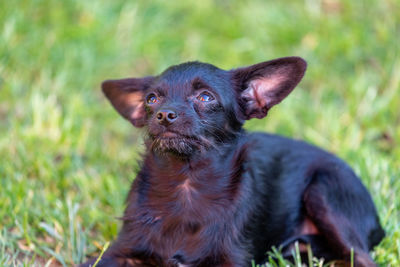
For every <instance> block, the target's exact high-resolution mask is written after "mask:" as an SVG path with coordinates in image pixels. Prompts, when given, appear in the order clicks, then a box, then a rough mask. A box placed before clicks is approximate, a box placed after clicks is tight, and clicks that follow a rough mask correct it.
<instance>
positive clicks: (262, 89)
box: [242, 75, 285, 111]
mask: <svg viewBox="0 0 400 267" xmlns="http://www.w3.org/2000/svg"><path fill="white" fill-rule="evenodd" d="M284 81H285V76H284V75H272V76H267V77H260V78H258V79H255V80H253V81H251V82H250V83H249V86H248V87H247V89H246V90H244V91H243V92H242V97H243V98H244V99H245V100H246V101H247V103H248V105H252V106H253V107H252V108H257V109H259V110H260V111H261V109H263V108H268V109H269V108H270V107H272V106H273V105H275V104H277V103H279V102H280V100H281V99H279V93H280V92H279V88H280V85H281V84H282V83H283V82H284Z"/></svg>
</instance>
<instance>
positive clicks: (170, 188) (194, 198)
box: [135, 177, 237, 266]
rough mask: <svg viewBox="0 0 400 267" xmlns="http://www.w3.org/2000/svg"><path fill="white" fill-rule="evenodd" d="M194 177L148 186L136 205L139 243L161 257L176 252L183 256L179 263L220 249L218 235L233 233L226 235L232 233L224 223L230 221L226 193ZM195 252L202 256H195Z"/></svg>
mask: <svg viewBox="0 0 400 267" xmlns="http://www.w3.org/2000/svg"><path fill="white" fill-rule="evenodd" d="M197 178H198V177H191V178H190V179H184V180H181V181H180V182H175V183H174V182H166V181H163V182H160V183H158V184H157V185H152V186H151V187H150V188H151V190H149V191H148V192H147V195H146V197H145V198H143V199H144V201H141V202H140V204H139V203H138V204H137V207H136V214H137V218H136V223H135V225H136V227H135V228H136V229H135V230H136V231H137V236H143V234H144V233H145V234H146V238H145V239H141V242H143V245H144V246H145V247H149V248H151V250H152V251H155V252H156V253H157V254H159V255H160V256H161V257H162V258H163V259H173V258H174V257H176V256H177V255H178V256H179V257H182V258H184V259H185V261H182V262H187V261H193V260H196V259H198V258H199V257H200V258H201V257H203V258H204V257H207V256H208V255H207V254H210V255H211V254H214V253H217V251H220V250H221V249H223V244H221V243H220V240H223V238H222V236H226V235H228V236H233V234H229V233H230V232H234V230H233V227H232V224H231V223H228V224H227V222H231V221H232V218H231V217H232V212H231V211H230V204H231V203H230V202H229V201H228V200H229V199H230V198H229V197H227V195H226V194H229V193H228V192H225V189H222V188H216V186H215V185H211V184H207V183H205V184H204V183H203V184H201V183H199V182H198V179H197ZM196 179H197V180H196ZM177 180H179V179H177ZM231 228H232V229H231ZM231 230H232V231H231ZM235 232H237V231H235ZM225 241H226V238H225ZM166 244H168V246H166ZM199 251H201V254H204V255H198V254H199ZM182 264H183V263H182ZM182 266H185V265H182Z"/></svg>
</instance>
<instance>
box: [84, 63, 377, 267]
mask: <svg viewBox="0 0 400 267" xmlns="http://www.w3.org/2000/svg"><path fill="white" fill-rule="evenodd" d="M305 67H306V65H305V62H304V61H303V60H301V59H300V58H295V57H293V58H282V59H277V60H274V61H269V62H264V63H260V64H257V65H253V66H250V67H247V68H242V69H236V70H231V71H223V70H220V69H218V68H216V67H214V66H212V65H209V64H203V63H197V62H193V63H185V64H182V65H178V66H174V67H171V68H169V69H168V70H167V71H165V72H164V73H162V74H161V75H160V76H158V77H146V78H141V79H124V80H117V81H106V82H105V83H104V84H103V91H104V93H105V94H106V96H107V97H108V98H109V100H110V101H111V103H112V104H113V106H114V107H115V108H116V109H117V110H118V111H119V112H120V113H121V115H123V116H124V117H125V118H127V119H128V120H130V121H131V122H132V123H133V124H134V125H135V126H137V127H141V126H144V125H146V126H147V129H148V138H147V139H146V147H147V153H146V155H145V157H144V160H143V165H142V169H141V171H140V172H139V173H138V176H137V177H136V179H135V181H134V182H133V185H132V188H131V191H130V193H129V196H128V201H127V208H126V211H125V214H124V217H123V220H124V224H123V228H122V230H121V232H120V234H119V236H118V239H117V240H116V241H115V242H114V243H113V245H112V246H111V248H110V249H109V250H108V251H107V252H106V253H105V255H104V256H103V259H102V260H101V261H100V263H99V265H97V266H249V265H250V262H251V260H252V259H254V260H255V262H256V263H263V262H264V261H265V259H266V252H267V251H268V250H270V249H271V247H272V246H276V247H279V246H281V248H282V252H283V255H284V256H290V255H291V249H292V248H293V243H294V241H299V242H300V243H310V244H311V247H312V248H313V251H314V254H315V255H316V256H319V257H325V258H326V259H327V260H333V259H339V260H344V261H347V262H349V261H350V254H351V249H352V248H353V249H354V251H355V263H356V266H370V265H373V262H372V260H371V258H370V257H369V255H368V251H369V250H371V249H372V248H373V246H375V245H376V244H378V243H379V242H380V240H381V239H382V237H383V235H384V232H383V230H382V228H381V227H380V224H379V219H378V216H377V214H376V210H375V207H374V205H373V202H372V200H371V197H370V196H369V194H368V192H367V190H366V189H365V187H364V186H363V185H362V184H361V182H360V180H359V179H358V178H357V177H356V175H355V174H354V173H353V171H352V170H351V168H350V167H348V166H347V165H346V164H345V163H344V162H343V161H341V160H340V159H338V158H336V157H335V156H333V155H331V154H329V153H327V152H324V151H322V150H320V149H318V148H316V147H313V146H311V145H308V144H306V143H304V142H301V141H295V140H290V139H287V138H284V137H279V136H275V135H268V134H247V133H246V132H245V131H244V130H243V129H242V124H243V122H244V120H246V119H250V118H253V117H257V118H261V117H264V116H265V115H266V114H267V112H268V109H269V108H271V107H272V106H273V105H275V104H277V103H279V102H280V101H281V100H282V99H283V98H284V97H286V96H287V95H288V94H289V93H290V92H291V91H292V90H293V89H294V87H295V86H296V85H297V83H298V82H299V81H300V80H301V78H302V76H303V74H304V71H305ZM301 252H304V253H306V251H304V250H301ZM91 263H93V261H91V262H87V263H86V264H84V265H83V266H89V265H90V264H91Z"/></svg>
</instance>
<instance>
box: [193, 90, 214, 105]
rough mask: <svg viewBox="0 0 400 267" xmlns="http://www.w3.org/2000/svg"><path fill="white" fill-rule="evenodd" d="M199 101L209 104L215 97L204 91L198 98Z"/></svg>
mask: <svg viewBox="0 0 400 267" xmlns="http://www.w3.org/2000/svg"><path fill="white" fill-rule="evenodd" d="M197 99H198V100H200V101H201V102H209V101H211V100H214V97H213V96H212V95H211V94H210V93H209V92H205V91H204V92H202V93H201V94H199V95H198V96H197Z"/></svg>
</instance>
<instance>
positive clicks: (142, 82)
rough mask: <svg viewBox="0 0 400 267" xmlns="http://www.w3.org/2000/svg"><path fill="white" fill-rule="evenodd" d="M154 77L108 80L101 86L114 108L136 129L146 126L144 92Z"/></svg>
mask: <svg viewBox="0 0 400 267" xmlns="http://www.w3.org/2000/svg"><path fill="white" fill-rule="evenodd" d="M153 80H154V77H151V76H150V77H144V78H128V79H121V80H107V81H104V82H103V83H102V84H101V88H102V89H103V93H104V95H105V96H106V97H107V98H108V100H110V102H111V104H112V105H113V106H114V108H115V109H116V110H117V111H118V112H119V114H121V115H122V116H123V117H124V118H125V119H127V120H129V121H130V122H131V123H132V124H133V125H134V126H135V127H143V126H144V125H145V124H146V111H145V108H144V91H145V90H146V88H148V87H149V85H150V84H151V82H152V81H153Z"/></svg>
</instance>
